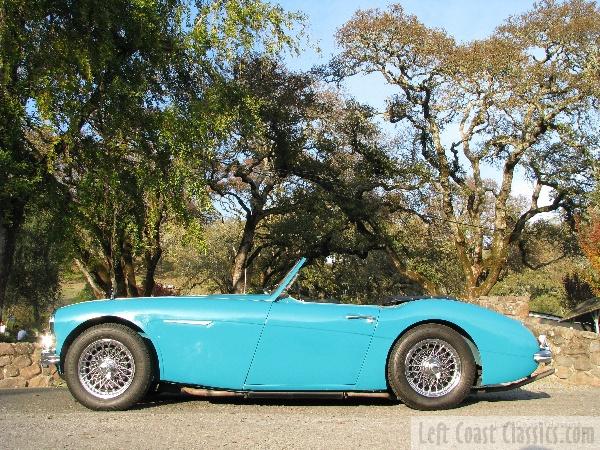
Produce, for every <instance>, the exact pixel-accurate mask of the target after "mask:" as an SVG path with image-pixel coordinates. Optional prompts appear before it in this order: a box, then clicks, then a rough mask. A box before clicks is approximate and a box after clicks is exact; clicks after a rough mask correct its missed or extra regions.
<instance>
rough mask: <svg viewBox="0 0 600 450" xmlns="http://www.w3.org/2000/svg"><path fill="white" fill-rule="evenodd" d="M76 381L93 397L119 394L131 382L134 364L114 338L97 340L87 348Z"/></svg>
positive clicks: (79, 363) (81, 359)
mask: <svg viewBox="0 0 600 450" xmlns="http://www.w3.org/2000/svg"><path fill="white" fill-rule="evenodd" d="M78 370H79V381H80V382H81V385H82V386H83V387H84V389H85V390H86V391H88V392H89V393H90V394H92V395H93V396H95V397H99V398H103V399H110V398H114V397H117V396H119V395H121V394H122V393H123V392H125V391H126V390H127V388H128V387H129V386H130V385H131V383H132V382H133V376H134V374H135V362H134V360H133V355H132V354H131V352H130V351H129V349H128V348H127V347H125V345H123V344H122V343H121V342H119V341H115V340H114V339H99V340H97V341H94V342H92V343H91V344H90V345H88V346H87V347H86V348H85V349H84V350H83V352H82V353H81V356H80V357H79V362H78Z"/></svg>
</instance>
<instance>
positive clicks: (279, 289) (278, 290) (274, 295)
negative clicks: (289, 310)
mask: <svg viewBox="0 0 600 450" xmlns="http://www.w3.org/2000/svg"><path fill="white" fill-rule="evenodd" d="M305 261H306V258H301V259H300V260H299V261H298V262H297V263H296V264H294V267H292V268H291V269H290V270H289V272H288V273H287V274H286V275H285V277H283V279H282V280H281V282H280V283H279V284H278V285H277V286H276V287H275V289H273V290H272V291H271V293H270V295H271V299H272V300H273V301H276V300H277V299H278V298H279V297H280V296H281V295H282V294H283V293H285V291H286V290H287V289H288V288H289V287H290V286H291V285H292V284H293V283H294V281H296V277H297V276H298V271H299V270H300V268H301V267H302V266H303V265H304V263H305Z"/></svg>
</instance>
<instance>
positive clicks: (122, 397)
mask: <svg viewBox="0 0 600 450" xmlns="http://www.w3.org/2000/svg"><path fill="white" fill-rule="evenodd" d="M153 369H154V368H153V359H152V356H151V354H150V351H149V349H148V347H147V345H146V344H145V343H144V340H143V339H142V337H141V336H140V335H139V334H138V333H137V332H135V331H134V330H132V329H131V328H128V327H126V326H124V325H120V324H101V325H96V326H93V327H91V328H88V329H87V330H85V331H84V332H83V333H81V334H80V335H79V336H77V337H76V338H75V340H74V341H73V343H72V344H71V346H70V347H69V349H68V351H67V354H66V357H65V361H64V377H65V380H66V382H67V386H68V387H69V390H70V391H71V394H72V395H73V397H75V398H76V399H77V401H79V402H80V403H81V404H82V405H84V406H86V407H87V408H90V409H94V410H103V411H118V410H123V409H127V408H129V407H131V406H132V405H134V404H136V403H137V402H139V401H140V400H141V399H142V398H143V397H144V396H145V395H146V393H147V392H148V388H149V387H150V383H151V382H152V374H153Z"/></svg>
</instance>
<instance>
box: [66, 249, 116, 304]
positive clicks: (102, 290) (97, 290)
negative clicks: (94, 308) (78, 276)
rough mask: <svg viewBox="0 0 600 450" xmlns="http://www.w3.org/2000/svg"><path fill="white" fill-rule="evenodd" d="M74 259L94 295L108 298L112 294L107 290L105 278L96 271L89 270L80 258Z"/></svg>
mask: <svg viewBox="0 0 600 450" xmlns="http://www.w3.org/2000/svg"><path fill="white" fill-rule="evenodd" d="M74 261H75V265H76V266H77V268H78V269H79V271H80V272H81V273H82V274H83V276H84V277H85V280H86V281H87V283H88V285H89V286H90V288H91V289H92V292H93V293H94V297H96V298H97V299H101V298H106V297H107V296H108V295H110V293H109V292H107V286H106V285H105V284H104V282H103V280H102V279H101V278H100V276H99V275H98V274H97V273H96V272H92V271H89V270H88V269H87V267H85V265H84V264H83V263H82V262H81V261H80V260H79V259H77V258H75V260H74Z"/></svg>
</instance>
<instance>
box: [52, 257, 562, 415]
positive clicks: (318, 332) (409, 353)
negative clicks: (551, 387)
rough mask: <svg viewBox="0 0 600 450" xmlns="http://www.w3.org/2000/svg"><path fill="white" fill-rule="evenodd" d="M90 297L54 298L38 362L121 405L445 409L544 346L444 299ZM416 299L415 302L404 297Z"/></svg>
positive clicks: (518, 381)
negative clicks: (371, 404) (164, 394)
mask: <svg viewBox="0 0 600 450" xmlns="http://www.w3.org/2000/svg"><path fill="white" fill-rule="evenodd" d="M304 261H305V260H304V259H301V260H300V261H299V262H298V263H297V264H296V265H295V266H294V267H293V268H292V269H291V270H290V272H289V273H288V274H287V275H286V276H285V277H284V279H283V280H282V281H281V283H280V284H279V285H278V286H277V288H276V289H275V290H274V291H273V292H272V293H270V294H259V295H254V294H252V295H207V296H189V297H152V298H129V299H113V300H97V301H91V302H85V303H78V304H74V305H70V306H66V307H63V308H60V309H58V310H57V311H56V312H55V313H54V315H53V316H52V318H51V319H50V322H51V332H52V333H53V334H52V335H48V336H46V337H45V338H44V346H45V348H44V349H43V352H42V362H43V364H45V365H48V364H57V366H58V369H59V371H60V373H62V374H63V376H64V378H65V379H66V381H67V384H68V386H69V389H70V391H71V393H72V394H73V396H74V397H75V398H76V399H77V400H78V401H79V402H81V403H82V404H83V405H85V406H87V407H89V408H91V409H97V410H118V409H125V408H128V407H129V406H131V405H133V404H135V403H136V402H138V401H140V400H141V399H142V398H143V397H144V396H145V395H146V394H147V392H148V390H149V389H150V388H151V386H156V385H158V384H159V383H160V384H161V385H165V384H166V385H171V386H173V385H175V386H178V387H181V388H183V389H184V390H186V391H187V392H188V393H192V394H197V395H203V396H244V397H266V396H271V397H273V396H301V395H306V396H319V397H321V396H334V397H341V398H345V397H348V396H379V397H384V396H385V397H390V398H392V399H398V400H401V401H402V402H404V403H405V404H406V405H408V406H410V407H412V408H418V409H442V408H450V407H453V406H455V405H458V404H459V403H461V402H462V401H463V400H464V399H465V397H466V396H467V395H468V394H469V392H471V390H473V389H485V390H492V389H507V388H512V387H515V386H521V385H523V384H526V383H529V382H531V381H534V380H535V379H539V378H541V377H544V376H547V375H549V374H551V373H552V372H553V371H554V370H553V369H548V370H546V371H544V372H540V373H538V374H537V375H532V373H533V372H534V371H535V370H536V369H537V368H538V363H548V362H549V361H550V360H551V358H552V354H551V352H550V349H549V347H548V345H547V344H546V342H545V339H544V337H543V336H542V337H540V339H539V342H538V341H536V339H535V338H534V336H533V335H532V334H531V332H530V331H529V330H528V329H527V328H525V327H524V326H523V325H522V324H521V323H520V322H518V321H516V320H512V319H509V318H507V317H505V316H502V315H500V314H497V313H495V312H492V311H490V310H487V309H484V308H480V307H477V306H474V305H471V304H467V303H463V302H460V301H457V300H453V299H450V298H421V299H418V298H417V299H396V301H394V302H392V303H391V304H389V305H386V306H377V305H350V304H335V303H313V302H307V301H301V300H297V299H295V298H292V297H290V296H289V295H287V294H286V290H287V289H288V287H289V286H290V285H291V284H292V283H293V281H294V279H295V277H296V275H297V273H298V271H299V270H300V268H301V266H302V264H303V263H304ZM412 300H414V301H412Z"/></svg>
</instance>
